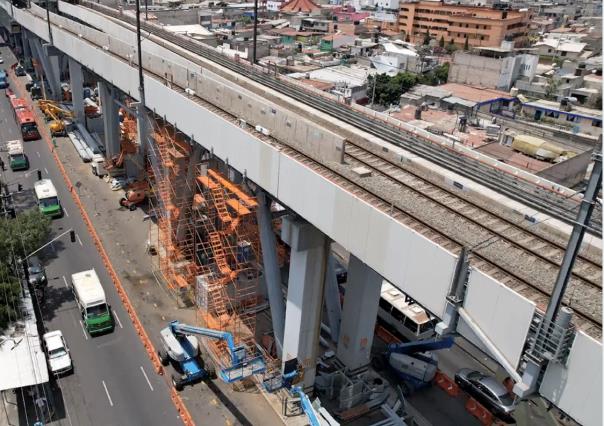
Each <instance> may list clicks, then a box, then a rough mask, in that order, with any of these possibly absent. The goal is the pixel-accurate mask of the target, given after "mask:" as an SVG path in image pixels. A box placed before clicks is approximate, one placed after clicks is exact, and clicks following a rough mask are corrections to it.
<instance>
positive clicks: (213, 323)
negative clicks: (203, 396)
mask: <svg viewBox="0 0 604 426" xmlns="http://www.w3.org/2000/svg"><path fill="white" fill-rule="evenodd" d="M152 139H153V140H152V143H151V144H150V147H149V150H148V158H147V174H148V179H149V183H150V188H151V190H150V197H149V198H150V202H151V210H152V216H154V217H155V218H156V221H157V226H156V227H155V229H156V231H155V233H154V234H155V235H151V237H150V240H151V244H152V245H153V246H154V247H156V249H157V256H156V259H157V260H156V270H157V271H158V272H159V275H160V276H161V278H162V281H164V282H165V284H166V286H167V288H168V289H169V290H170V291H171V292H172V293H173V294H175V295H176V296H178V297H180V298H181V299H182V300H187V301H188V302H189V303H192V304H194V305H195V308H196V309H197V317H198V322H199V325H200V326H203V327H207V328H210V329H214V330H222V331H227V332H229V333H231V334H232V335H233V337H234V340H235V344H236V345H242V346H244V347H246V349H248V350H250V351H251V352H252V353H253V352H255V351H257V345H256V336H255V332H256V310H255V308H256V306H257V305H258V295H257V291H258V278H259V275H260V270H261V268H262V266H261V264H260V259H261V258H262V257H261V253H260V243H259V237H258V224H257V222H256V211H255V209H256V207H257V202H256V199H255V197H253V196H251V195H249V194H248V193H247V192H245V190H244V189H243V188H242V187H241V186H240V185H236V184H234V183H232V182H231V181H230V180H228V179H227V178H226V177H225V176H223V175H222V174H221V173H219V172H218V171H217V170H216V165H215V164H213V161H212V160H211V158H210V156H209V155H206V156H202V155H201V152H199V151H195V150H194V149H193V148H192V146H193V145H192V144H191V143H190V142H189V141H188V140H187V139H186V138H185V137H184V135H182V134H181V133H179V132H178V131H177V130H175V129H174V128H173V127H172V126H170V125H168V124H166V123H163V122H162V121H161V120H157V121H156V124H155V129H154V132H153V134H152ZM197 149H199V148H197ZM202 340H203V344H204V346H205V347H206V349H207V350H208V352H209V353H210V355H211V356H212V358H213V359H214V361H215V362H216V363H217V366H221V367H224V366H227V365H229V362H230V360H229V353H228V350H227V348H226V347H225V345H224V342H221V341H212V340H207V339H204V338H202ZM235 373H236V372H234V374H235Z"/></svg>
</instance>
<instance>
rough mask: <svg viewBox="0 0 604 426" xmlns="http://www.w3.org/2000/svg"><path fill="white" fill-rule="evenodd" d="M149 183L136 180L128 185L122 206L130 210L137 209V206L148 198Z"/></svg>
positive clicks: (121, 202)
mask: <svg viewBox="0 0 604 426" xmlns="http://www.w3.org/2000/svg"><path fill="white" fill-rule="evenodd" d="M148 192H149V184H148V183H147V182H146V181H138V182H134V183H132V184H131V185H129V186H128V188H127V189H126V192H125V194H124V196H123V197H122V198H121V199H120V206H122V207H126V208H127V209H128V210H130V211H134V210H136V206H137V205H138V204H140V203H142V202H143V201H145V199H146V198H147V193H148Z"/></svg>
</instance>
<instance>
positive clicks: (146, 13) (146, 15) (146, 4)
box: [145, 0, 149, 21]
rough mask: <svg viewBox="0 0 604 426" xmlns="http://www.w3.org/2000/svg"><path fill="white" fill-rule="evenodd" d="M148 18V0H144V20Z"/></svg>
mask: <svg viewBox="0 0 604 426" xmlns="http://www.w3.org/2000/svg"><path fill="white" fill-rule="evenodd" d="M148 20H149V0H145V21H148Z"/></svg>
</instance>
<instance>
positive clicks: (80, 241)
mask: <svg viewBox="0 0 604 426" xmlns="http://www.w3.org/2000/svg"><path fill="white" fill-rule="evenodd" d="M76 237H78V243H80V245H81V246H82V247H84V244H82V240H80V236H79V235H78V234H76Z"/></svg>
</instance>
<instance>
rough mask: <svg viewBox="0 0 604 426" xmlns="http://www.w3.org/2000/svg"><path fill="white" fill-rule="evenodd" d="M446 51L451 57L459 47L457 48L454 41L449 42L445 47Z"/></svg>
mask: <svg viewBox="0 0 604 426" xmlns="http://www.w3.org/2000/svg"><path fill="white" fill-rule="evenodd" d="M445 49H446V50H447V53H448V54H449V55H450V54H451V53H453V52H455V51H456V50H457V46H455V43H453V39H451V40H450V41H449V43H448V44H447V46H445Z"/></svg>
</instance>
